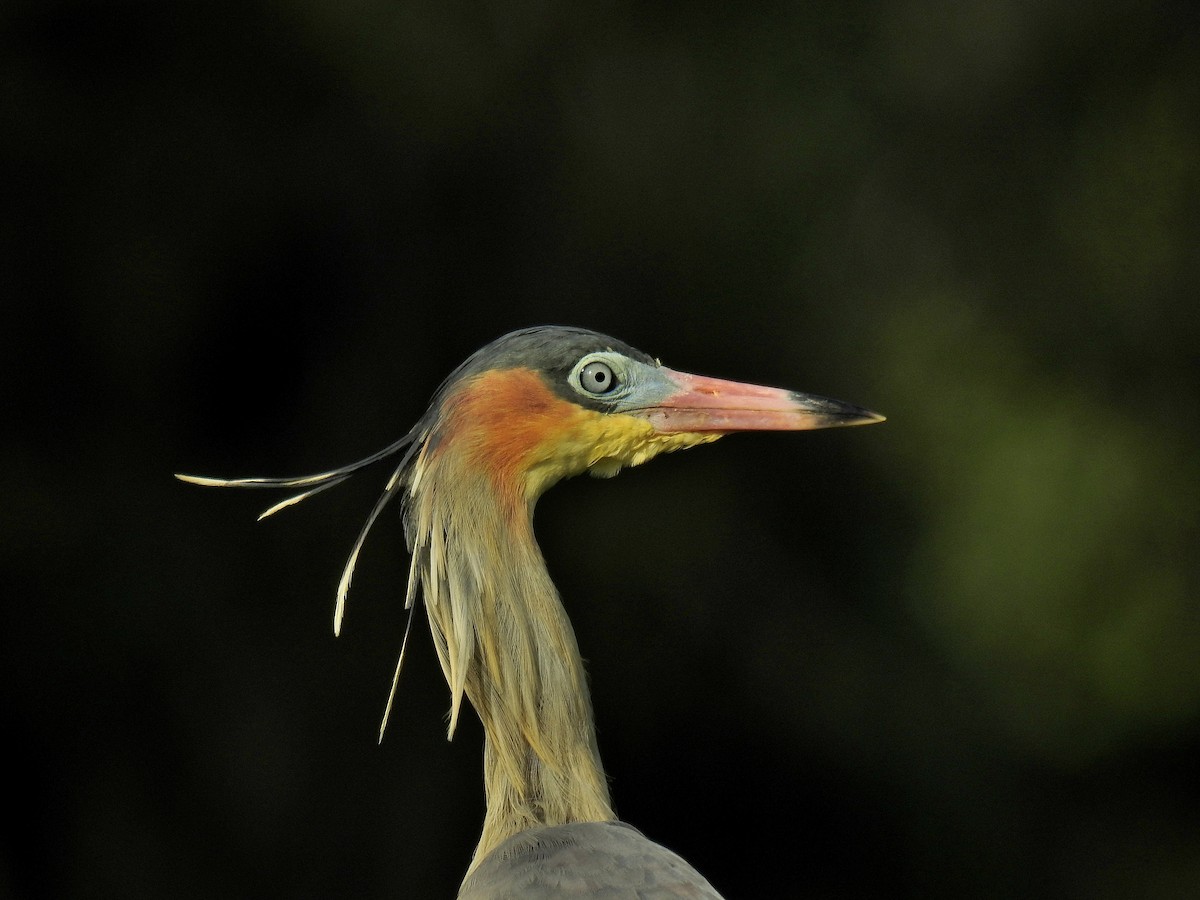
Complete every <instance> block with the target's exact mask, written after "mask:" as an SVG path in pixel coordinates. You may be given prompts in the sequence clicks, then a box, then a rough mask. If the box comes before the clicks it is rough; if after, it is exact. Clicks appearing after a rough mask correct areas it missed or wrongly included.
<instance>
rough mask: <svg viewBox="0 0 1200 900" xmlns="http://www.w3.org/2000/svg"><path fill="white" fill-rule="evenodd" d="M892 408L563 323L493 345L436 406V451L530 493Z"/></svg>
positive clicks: (453, 380)
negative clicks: (642, 347)
mask: <svg viewBox="0 0 1200 900" xmlns="http://www.w3.org/2000/svg"><path fill="white" fill-rule="evenodd" d="M882 418H883V417H882V416H879V415H877V414H875V413H872V412H869V411H867V410H865V409H862V408H860V407H858V406H853V405H851V404H848V403H843V402H841V401H838V400H829V399H826V398H824V397H817V396H814V395H811V394H800V393H796V392H794V391H789V390H783V389H780V388H770V387H762V386H760V385H753V384H743V383H740V382H735V381H725V380H722V379H718V378H709V377H706V376H701V375H691V374H688V373H685V372H677V371H674V370H672V369H668V368H666V367H665V366H663V365H662V364H661V363H659V362H658V361H657V360H655V359H654V358H653V357H650V356H648V355H647V354H645V353H642V352H641V351H639V350H635V349H634V348H633V347H630V346H629V345H627V344H624V343H622V342H621V341H618V340H615V339H614V338H610V337H607V336H605V335H602V334H598V333H596V332H593V331H586V330H583V329H577V328H565V327H559V326H552V327H542V328H535V329H528V330H525V331H518V332H514V333H512V334H509V335H506V336H505V337H502V338H500V339H499V340H497V341H494V342H493V343H491V344H489V345H488V346H486V347H484V348H483V349H482V350H480V351H478V352H477V353H476V354H474V355H473V356H472V357H470V358H469V359H468V360H467V361H466V362H465V363H463V365H462V366H460V367H459V369H458V370H456V372H455V373H454V374H453V375H451V377H450V378H449V379H448V380H447V381H446V383H445V384H444V385H443V387H442V389H441V390H440V391H439V392H438V395H437V397H436V398H435V401H434V405H433V406H432V407H431V410H430V419H429V421H428V423H427V424H428V426H429V432H428V433H429V437H428V439H427V440H426V446H425V451H424V453H423V455H424V456H426V457H427V459H432V458H434V457H436V456H438V455H440V454H443V453H446V454H452V455H453V456H454V457H455V458H456V459H457V460H459V461H460V462H465V463H467V464H468V465H469V466H470V467H471V469H473V470H474V471H477V472H482V473H486V474H487V476H488V477H489V478H490V479H491V481H492V482H493V484H494V485H495V486H497V487H498V488H501V489H502V490H503V491H504V492H505V493H508V494H509V495H510V496H513V497H514V499H516V498H517V497H520V498H521V499H523V500H524V501H525V502H527V503H532V502H533V501H535V500H536V499H537V497H538V496H540V495H541V494H542V492H544V491H545V490H546V489H547V488H549V487H550V486H551V485H552V484H554V483H555V482H556V481H558V480H560V479H562V478H566V477H569V476H572V475H577V474H580V473H582V472H588V473H590V474H592V475H595V476H597V477H609V476H612V475H615V474H616V473H617V472H618V471H620V470H621V469H622V468H623V467H625V466H636V465H640V464H641V463H643V462H646V461H647V460H649V459H652V458H653V457H655V456H657V455H658V454H659V453H663V452H667V451H671V450H679V449H683V448H685V447H691V446H695V445H697V444H702V443H707V442H709V441H714V440H716V439H717V438H719V437H721V436H722V435H725V434H729V433H731V432H735V431H800V430H807V429H814V428H829V427H833V426H840V425H859V424H865V423H869V422H878V421H881V420H882Z"/></svg>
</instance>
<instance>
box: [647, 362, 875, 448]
mask: <svg viewBox="0 0 1200 900" xmlns="http://www.w3.org/2000/svg"><path fill="white" fill-rule="evenodd" d="M659 373H660V374H661V375H662V376H664V377H665V379H666V380H667V381H669V382H670V383H671V384H672V385H674V388H673V389H671V390H670V391H669V392H667V393H666V394H665V396H663V397H662V398H661V399H660V400H659V402H657V403H655V404H654V405H653V406H649V407H643V408H642V409H639V410H637V411H636V412H635V413H634V414H635V415H638V416H640V417H641V418H644V419H646V420H647V421H648V422H650V424H651V425H653V426H654V428H655V430H657V431H659V432H662V433H664V434H670V433H679V432H721V433H725V432H732V431H807V430H811V429H815V428H835V427H838V426H842V425H869V424H871V423H873V422H882V421H884V417H883V416H881V415H879V414H878V413H873V412H871V411H870V410H867V409H863V408H862V407H860V406H854V405H853V404H851V403H843V402H842V401H841V400H830V399H829V398H827V397H818V396H815V395H813V394H801V393H797V392H796V391H788V390H784V389H782V388H771V387H763V386H761V385H757V384H743V383H742V382H738V381H725V380H723V379H720V378H709V377H707V376H705V375H689V374H688V373H686V372H676V371H673V370H671V369H667V368H665V367H664V368H661V369H659Z"/></svg>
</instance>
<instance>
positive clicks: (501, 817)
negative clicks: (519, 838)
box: [409, 471, 616, 869]
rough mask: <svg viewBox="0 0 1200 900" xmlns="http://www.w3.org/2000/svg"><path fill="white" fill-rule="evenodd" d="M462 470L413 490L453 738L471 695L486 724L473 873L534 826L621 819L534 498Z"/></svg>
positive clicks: (420, 562)
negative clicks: (538, 531) (541, 542)
mask: <svg viewBox="0 0 1200 900" xmlns="http://www.w3.org/2000/svg"><path fill="white" fill-rule="evenodd" d="M456 476H457V477H454V478H447V479H441V478H439V479H437V486H436V490H435V491H434V492H433V493H432V495H430V494H429V493H426V492H414V493H413V495H412V496H411V502H410V509H409V516H410V524H409V529H410V540H411V541H412V542H413V546H414V555H413V564H414V566H419V567H420V572H419V574H420V577H421V579H422V584H423V587H424V597H425V604H426V607H427V610H428V613H429V623H430V628H431V631H432V633H433V638H434V643H435V646H436V647H437V651H438V657H439V659H440V661H441V664H442V670H443V673H444V674H445V676H446V680H447V682H448V683H449V685H450V690H451V697H452V703H451V722H450V733H451V735H453V732H454V727H455V725H456V723H457V717H458V713H459V710H460V706H461V699H462V696H463V694H464V693H465V694H466V696H467V698H468V699H469V700H470V702H471V705H472V706H473V707H474V708H475V710H476V712H477V713H478V714H479V718H480V720H481V721H482V723H483V729H484V735H485V739H484V787H485V793H486V798H487V814H486V816H485V819H484V827H483V833H482V835H481V837H480V841H479V846H478V847H477V848H476V850H475V856H474V858H473V860H472V863H471V868H472V869H474V867H475V866H476V865H478V864H479V863H480V862H481V861H482V860H483V859H484V858H485V857H486V856H487V854H488V853H489V852H490V851H491V850H492V849H493V848H494V847H496V846H497V845H498V844H500V843H501V842H502V841H504V840H505V839H506V838H508V837H511V836H512V835H514V834H517V833H518V832H521V831H524V830H525V829H527V828H531V827H534V826H537V825H559V824H566V823H569V822H588V821H606V820H610V819H614V818H616V816H615V814H614V813H613V810H612V806H611V802H610V800H609V793H608V786H607V783H606V780H605V776H604V772H603V769H602V767H601V763H600V755H599V751H598V749H597V746H596V732H595V724H594V719H593V714H592V704H591V698H590V695H589V692H588V686H587V680H586V674H585V672H584V668H583V660H582V658H581V657H580V654H579V648H578V645H577V643H576V641H575V633H574V631H573V630H572V628H571V623H570V621H569V620H568V618H567V614H566V611H565V610H564V609H563V606H562V603H561V601H560V600H559V596H558V592H557V591H556V590H555V587H554V585H553V583H552V582H551V580H550V575H549V572H548V571H547V570H546V564H545V561H544V560H543V558H542V554H541V551H540V550H539V548H538V546H537V541H536V539H535V537H534V533H533V506H532V503H529V502H526V501H524V500H523V499H521V498H520V497H519V495H517V494H516V493H514V494H512V495H509V496H495V494H496V493H497V490H496V487H495V485H493V484H492V483H491V482H490V480H489V479H486V478H478V477H472V475H471V473H464V472H462V471H459V472H458V473H456ZM425 483H426V485H428V484H429V482H428V481H426V482H425ZM484 491H486V492H489V493H490V494H492V496H491V497H488V495H487V494H482V493H481V492H484ZM481 498H483V500H482V502H481ZM493 501H494V502H493ZM445 511H453V513H454V514H453V515H446V514H445Z"/></svg>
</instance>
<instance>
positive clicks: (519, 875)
mask: <svg viewBox="0 0 1200 900" xmlns="http://www.w3.org/2000/svg"><path fill="white" fill-rule="evenodd" d="M596 896H602V897H611V898H613V900H722V898H721V895H720V894H718V893H717V891H716V889H715V888H714V887H713V886H712V885H711V884H709V883H708V881H707V880H706V879H705V878H704V876H703V875H701V874H700V873H699V872H697V871H696V870H695V869H693V868H692V867H691V866H690V865H689V864H688V863H687V862H686V861H684V859H683V858H682V857H680V856H679V855H678V854H676V853H673V852H671V851H670V850H668V849H667V848H666V847H663V846H662V845H660V844H656V843H654V842H653V841H651V840H649V839H648V838H646V837H645V835H643V834H642V833H641V832H640V831H638V830H637V829H636V828H634V827H632V826H630V825H626V824H625V823H624V822H573V823H570V824H567V825H548V826H544V827H540V828H530V829H528V830H526V831H522V832H521V833H520V834H516V835H513V836H512V837H511V838H509V839H508V840H506V841H505V842H504V843H502V844H500V845H499V846H498V847H497V848H496V849H495V850H493V851H492V852H491V853H490V854H488V856H487V857H486V858H485V859H484V860H483V862H482V863H480V864H479V866H478V867H477V868H476V869H475V870H474V871H473V872H472V873H471V874H470V875H468V876H467V879H466V880H465V881H464V882H463V885H462V888H461V890H460V891H459V894H458V900H518V898H520V900H569V898H575V897H579V898H583V897H596Z"/></svg>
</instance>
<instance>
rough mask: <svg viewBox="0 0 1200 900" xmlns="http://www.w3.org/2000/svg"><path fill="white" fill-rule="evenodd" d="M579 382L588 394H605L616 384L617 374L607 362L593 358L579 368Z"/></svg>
mask: <svg viewBox="0 0 1200 900" xmlns="http://www.w3.org/2000/svg"><path fill="white" fill-rule="evenodd" d="M579 384H580V385H581V386H582V387H583V389H584V390H585V391H587V392H588V393H589V394H607V393H608V392H609V391H611V390H612V389H613V388H615V387H616V386H617V376H616V375H614V374H613V370H612V366H610V365H609V364H608V363H604V362H600V361H599V360H594V361H592V362H590V363H588V364H587V365H586V366H584V367H583V368H582V369H581V370H580V372H579Z"/></svg>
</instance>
